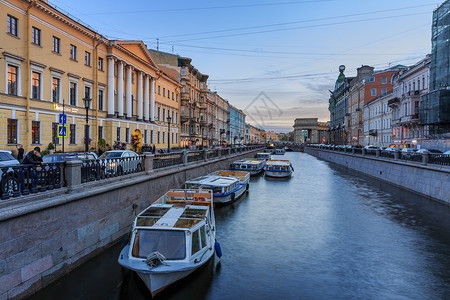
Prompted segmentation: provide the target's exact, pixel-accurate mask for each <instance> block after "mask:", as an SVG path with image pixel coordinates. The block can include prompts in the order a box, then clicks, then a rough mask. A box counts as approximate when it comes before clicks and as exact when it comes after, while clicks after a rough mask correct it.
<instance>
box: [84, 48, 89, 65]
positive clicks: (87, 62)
mask: <svg viewBox="0 0 450 300" xmlns="http://www.w3.org/2000/svg"><path fill="white" fill-rule="evenodd" d="M84 64H85V65H86V66H91V53H89V52H87V51H85V52H84Z"/></svg>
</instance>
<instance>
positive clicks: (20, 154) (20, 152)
mask: <svg viewBox="0 0 450 300" xmlns="http://www.w3.org/2000/svg"><path fill="white" fill-rule="evenodd" d="M24 152H25V150H24V149H23V145H22V144H19V145H17V160H18V161H19V163H22V161H23V153H24Z"/></svg>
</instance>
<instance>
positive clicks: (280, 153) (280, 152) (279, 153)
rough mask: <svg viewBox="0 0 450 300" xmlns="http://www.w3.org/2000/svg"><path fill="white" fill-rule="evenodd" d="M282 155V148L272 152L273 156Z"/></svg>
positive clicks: (283, 150) (283, 151) (284, 151)
mask: <svg viewBox="0 0 450 300" xmlns="http://www.w3.org/2000/svg"><path fill="white" fill-rule="evenodd" d="M284 153H286V150H285V149H284V148H277V149H275V152H274V154H275V155H284Z"/></svg>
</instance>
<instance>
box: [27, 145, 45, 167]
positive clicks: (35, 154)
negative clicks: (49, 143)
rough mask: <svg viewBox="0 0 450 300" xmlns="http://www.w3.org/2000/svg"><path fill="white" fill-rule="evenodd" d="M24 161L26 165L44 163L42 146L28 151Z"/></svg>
mask: <svg viewBox="0 0 450 300" xmlns="http://www.w3.org/2000/svg"><path fill="white" fill-rule="evenodd" d="M22 163H23V164H24V165H41V166H42V165H43V164H44V163H43V161H42V157H41V148H39V147H34V149H33V151H30V152H28V153H27V155H26V156H25V158H24V159H23V161H22Z"/></svg>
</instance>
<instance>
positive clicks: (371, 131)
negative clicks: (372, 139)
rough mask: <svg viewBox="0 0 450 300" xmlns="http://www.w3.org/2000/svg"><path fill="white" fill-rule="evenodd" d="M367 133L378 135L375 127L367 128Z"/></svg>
mask: <svg viewBox="0 0 450 300" xmlns="http://www.w3.org/2000/svg"><path fill="white" fill-rule="evenodd" d="M369 135H372V136H377V135H378V133H377V130H376V129H370V130H369Z"/></svg>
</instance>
